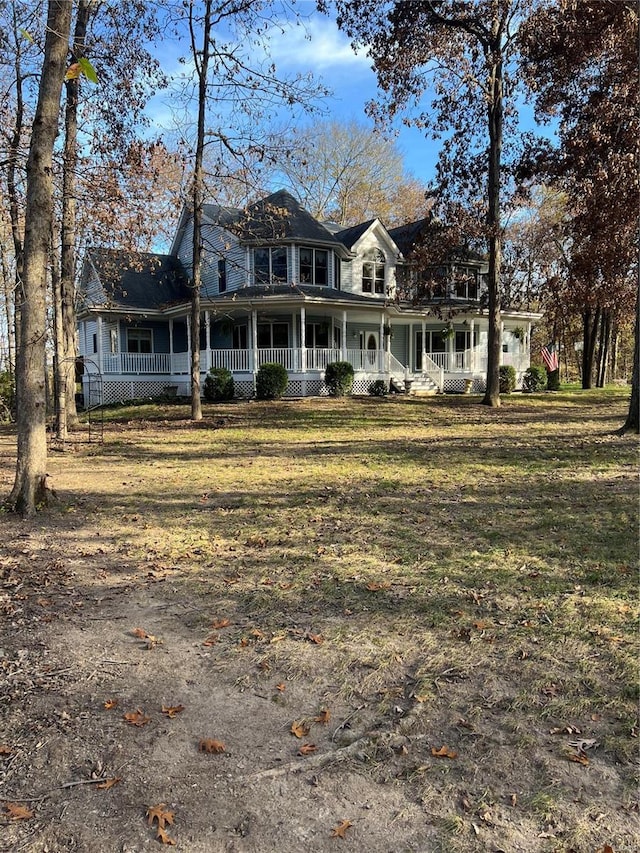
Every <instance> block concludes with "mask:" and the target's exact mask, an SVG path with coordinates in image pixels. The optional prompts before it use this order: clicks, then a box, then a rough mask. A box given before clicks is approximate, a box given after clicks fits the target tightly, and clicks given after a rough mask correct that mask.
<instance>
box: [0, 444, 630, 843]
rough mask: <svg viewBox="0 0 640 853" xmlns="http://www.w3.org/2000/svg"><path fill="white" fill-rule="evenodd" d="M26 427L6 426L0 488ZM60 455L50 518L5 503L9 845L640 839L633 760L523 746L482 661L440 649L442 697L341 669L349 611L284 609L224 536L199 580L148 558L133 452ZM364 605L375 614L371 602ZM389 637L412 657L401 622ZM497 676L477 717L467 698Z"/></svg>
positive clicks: (0, 755)
mask: <svg viewBox="0 0 640 853" xmlns="http://www.w3.org/2000/svg"><path fill="white" fill-rule="evenodd" d="M145 440H147V441H148V440H149V432H148V430H147V432H146V434H145ZM162 440H163V439H162V434H161V432H160V433H158V435H157V441H158V442H161V441H162ZM12 444H13V439H12V438H11V437H10V436H8V435H5V436H3V437H1V438H0V453H1V454H2V457H1V460H0V461H1V464H2V477H1V482H0V489H1V490H2V492H3V493H6V492H7V491H8V488H9V485H10V483H11V479H12V475H13V465H14V462H13V446H12ZM98 456H99V452H98ZM50 464H51V481H52V483H53V485H54V486H55V488H56V489H57V490H58V501H57V503H56V504H55V505H54V508H53V509H52V511H51V512H50V513H49V514H48V515H47V517H46V518H44V517H38V518H36V519H34V520H28V521H21V520H18V519H16V518H15V517H12V516H8V515H3V516H1V517H0V537H1V540H0V543H1V544H0V613H1V618H2V627H1V629H0V678H1V705H0V803H1V804H3V805H4V811H3V814H2V817H1V818H0V850H2V851H16V853H18V851H29V853H36V851H37V853H62V851H86V853H117V852H118V851H120V853H134V851H143V850H152V849H160V847H159V845H162V844H166V845H167V846H169V845H174V844H175V848H176V849H177V850H183V851H189V852H190V853H217V851H237V853H270V852H271V851H278V853H301V851H317V853H324V851H336V850H342V849H345V850H347V849H349V850H358V851H368V853H378V851H379V853H399V852H400V851H427V853H428V851H439V850H478V851H485V850H486V851H494V853H497V851H500V850H503V851H505V853H514V851H524V853H532V851H547V850H549V851H550V850H562V851H567V853H568V851H572V850H575V851H579V853H582V851H585V853H596V850H601V851H603V853H607V851H614V853H623V851H627V852H628V853H630V851H632V850H635V849H637V848H636V843H637V842H638V839H639V838H640V835H639V834H638V833H639V832H640V824H639V822H638V812H637V808H638V806H637V799H636V798H635V796H634V795H633V791H632V789H630V786H629V772H628V767H625V766H624V765H623V764H619V763H617V762H616V761H614V760H612V761H608V760H607V761H605V760H600V761H596V760H593V761H592V762H591V766H590V767H589V768H584V767H582V766H580V764H579V763H577V762H576V763H572V762H569V761H564V762H558V761H553V764H552V767H551V765H550V762H552V752H553V751H555V743H552V740H553V739H552V738H551V737H550V736H548V733H547V734H546V735H545V737H540V738H537V739H534V740H533V741H526V740H522V739H521V745H520V746H518V741H517V740H513V739H512V738H511V739H510V738H509V737H508V736H507V735H505V732H504V728H503V726H502V725H501V721H500V703H499V701H498V700H499V692H500V686H499V684H498V681H497V677H496V673H495V672H494V673H492V674H491V679H492V681H491V683H488V681H487V673H486V672H483V671H482V670H476V671H475V672H470V673H468V674H467V676H466V677H465V679H464V680H463V679H461V678H456V673H455V672H453V671H452V672H451V673H450V674H449V676H448V675H447V670H446V669H444V670H443V673H444V674H443V684H445V686H446V694H445V697H444V698H442V700H441V701H439V700H438V697H436V701H432V702H423V701H422V697H420V696H419V695H416V694H415V692H413V691H412V689H411V684H412V682H411V678H410V673H409V672H408V671H404V670H403V671H402V673H401V675H402V677H399V678H396V680H395V684H396V687H395V693H394V692H393V691H387V699H388V701H387V702H386V704H384V705H383V704H381V703H380V702H379V701H377V702H373V701H371V696H369V695H366V693H365V692H363V691H362V690H360V689H356V688H355V687H354V689H353V690H352V691H351V690H349V689H345V684H347V687H348V683H347V682H345V679H344V677H343V672H344V667H345V664H344V657H345V654H346V655H347V657H348V656H349V650H348V648H345V644H344V643H342V644H341V645H340V648H339V649H337V643H336V644H335V646H336V647H334V644H332V642H331V641H330V638H331V637H332V636H335V637H336V638H338V637H339V636H340V632H341V631H342V630H343V627H342V623H343V622H344V620H345V619H346V620H348V619H349V616H350V615H352V614H349V613H348V612H347V613H345V614H344V615H343V616H341V617H337V616H336V615H335V614H333V613H329V612H328V613H322V612H320V611H318V609H317V608H310V609H309V611H308V612H307V611H305V609H304V606H300V607H298V609H297V611H296V613H295V619H292V618H289V619H288V621H287V624H286V625H285V624H283V625H281V626H280V627H278V626H274V625H269V626H268V627H267V628H266V627H265V626H264V625H263V624H261V623H260V620H259V619H258V618H257V616H256V614H257V613H259V610H258V608H257V606H256V607H254V606H249V604H247V602H248V599H247V598H246V597H244V598H243V597H240V596H237V595H235V594H234V581H235V580H236V579H235V578H234V577H233V576H231V575H229V567H228V565H227V564H226V562H225V560H224V558H223V557H221V558H220V559H219V560H218V562H217V563H215V565H212V567H211V569H210V571H209V572H208V574H207V576H206V577H205V576H198V577H197V578H196V579H194V576H193V572H192V571H191V569H190V567H188V566H186V565H184V563H183V562H181V561H176V562H173V561H171V560H166V559H164V560H163V559H159V558H158V557H157V555H154V554H153V553H151V554H150V555H147V556H146V557H144V558H140V556H139V555H138V552H137V550H136V548H134V547H133V545H132V543H131V542H128V541H127V537H126V535H123V529H124V526H125V522H126V523H128V524H129V528H130V536H131V537H133V536H134V533H133V531H134V530H135V528H136V525H145V524H153V521H152V520H150V519H146V520H145V518H144V516H142V515H141V517H140V518H135V517H134V518H133V522H135V523H133V524H132V522H131V516H127V513H128V512H129V510H128V508H127V509H124V508H123V509H122V512H121V515H120V516H119V515H118V513H117V512H116V513H112V515H111V516H109V515H108V514H107V513H105V512H104V511H103V509H102V508H101V506H100V496H101V495H104V496H108V498H109V501H110V505H111V506H112V507H113V506H114V505H115V506H116V508H117V502H118V497H119V493H120V492H121V493H122V494H123V495H124V494H126V492H127V489H128V486H129V484H130V480H124V481H123V479H122V476H123V475H122V469H121V468H120V467H116V468H114V469H113V470H112V471H110V470H109V469H108V468H104V469H102V468H100V467H99V466H98V468H97V469H96V470H94V471H93V472H92V474H91V477H92V480H91V484H90V487H89V484H88V482H87V476H88V475H87V468H86V466H85V465H83V464H81V459H79V458H78V455H74V454H73V453H70V454H52V456H51V460H50ZM134 476H136V477H137V476H138V475H137V474H136V473H135V471H133V470H132V471H131V478H133V477H134ZM143 485H144V484H143ZM138 486H139V487H140V488H142V486H141V484H140V483H138ZM144 487H146V488H148V489H150V490H152V489H154V488H161V486H159V485H158V483H157V482H156V483H155V484H154V482H152V481H149V482H147V483H146V485H145V486H144ZM71 498H72V499H71ZM125 516H127V517H126V518H125ZM110 517H111V519H112V521H111V522H109V518H110ZM197 547H198V546H197V544H196V545H195V546H194V548H197ZM352 618H353V620H354V621H355V620H359V622H360V623H361V626H362V627H364V626H365V625H366V620H367V614H366V613H365V614H355V615H352ZM351 627H353V625H352V626H351ZM374 646H375V638H373V639H372V650H373V651H372V658H374V659H375V655H374V651H375V649H374V648H373V647H374ZM386 653H387V654H389V655H390V656H391V657H393V655H394V654H396V657H397V661H398V664H400V663H401V662H402V638H401V637H399V638H398V648H397V650H396V651H394V649H389V648H387V649H386ZM353 660H354V662H353V667H354V681H355V678H356V676H355V668H356V667H358V668H359V670H366V661H363V659H362V652H361V650H360V651H359V653H358V656H356V655H355V652H354V657H353ZM348 666H349V664H347V669H348ZM400 669H402V667H400ZM338 670H339V674H338ZM358 679H359V680H358V684H362V683H363V682H362V673H361V672H359V673H358ZM488 693H492V696H493V698H492V700H491V701H489V700H487V701H486V702H485V704H484V711H483V715H482V719H481V721H476V723H475V724H471V723H470V722H468V721H467V720H466V719H465V718H464V709H465V708H466V707H468V702H467V699H466V698H465V697H468V696H469V694H474V695H477V696H480V695H482V696H484V697H485V699H487V694H488ZM125 715H128V719H127V717H125ZM293 729H297V734H298V735H301V736H300V737H298V736H296V734H295V733H294V732H293V731H292V730H293ZM547 732H548V730H547ZM569 734H570V732H569ZM454 750H455V751H457V752H460V753H463V752H464V754H465V756H466V759H465V762H466V763H465V765H464V769H463V770H460V769H458V765H457V763H456V762H455V752H454ZM497 750H502V755H501V757H500V766H501V767H502V768H503V771H502V772H501V776H502V779H498V780H496V777H495V771H494V768H493V767H492V765H491V762H493V761H494V760H495V756H496V751H497ZM438 752H440V754H437V753H438ZM447 753H449V754H447ZM489 755H490V756H492V757H491V759H489V758H488V756H489ZM532 767H533V768H535V767H537V768H540V767H545V768H546V769H547V770H549V772H550V775H551V776H553V779H554V784H555V785H556V786H557V787H558V788H560V789H562V791H563V796H564V799H563V803H564V805H563V811H562V815H563V817H562V819H559V818H558V815H557V812H555V811H554V808H553V804H552V803H551V802H550V803H549V809H548V814H547V815H545V814H544V811H545V801H544V798H542V797H539V799H538V802H537V805H536V807H535V808H531V795H530V792H527V790H526V786H527V784H528V781H529V779H530V777H531V774H532V773H533V770H532V769H531V768H532ZM587 771H588V772H587ZM113 780H116V781H115V782H114V781H113ZM526 797H529V800H528V802H529V808H527V809H524V808H522V807H521V806H522V804H523V801H524V799H525V798H526ZM443 798H447V800H448V804H447V808H446V809H444V810H443ZM550 799H551V798H550ZM534 805H535V804H534ZM155 807H158V808H155ZM572 808H573V809H575V812H574V814H573V817H574V818H575V825H577V824H578V823H586V827H585V829H584V840H583V841H582V842H580V838H579V836H578V835H577V834H576V833H575V832H574V833H573V834H572V833H571V832H569V830H570V829H575V826H574V827H571V826H570V824H571V809H572ZM20 809H23V810H26V812H28V814H27V813H26V812H25V811H22V812H21V811H20ZM154 809H155V810H154ZM443 814H444V815H445V816H444V817H443ZM154 815H155V817H154ZM568 839H570V840H568ZM608 839H611V846H607V845H608V843H609V841H608Z"/></svg>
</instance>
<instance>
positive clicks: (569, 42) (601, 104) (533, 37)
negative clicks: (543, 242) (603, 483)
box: [521, 0, 640, 422]
mask: <svg viewBox="0 0 640 853" xmlns="http://www.w3.org/2000/svg"><path fill="white" fill-rule="evenodd" d="M521 40H522V50H523V53H524V55H525V57H526V60H527V61H526V70H527V72H528V77H529V81H530V85H531V87H532V88H533V90H534V91H535V94H536V108H537V115H538V118H539V119H541V120H544V119H545V118H547V119H548V118H549V117H555V118H558V117H559V118H560V122H559V131H558V144H557V145H556V146H552V147H550V146H546V147H543V148H542V150H539V151H537V152H534V154H533V156H532V155H530V161H531V163H530V164H529V167H530V174H532V175H533V176H534V178H538V179H540V178H542V179H544V180H551V181H553V182H554V183H555V185H556V186H557V187H558V188H559V189H561V190H563V191H564V192H565V194H566V196H567V198H568V199H569V203H568V214H569V215H568V220H567V223H566V229H565V231H566V242H567V245H568V247H569V283H570V291H569V292H568V294H567V295H568V297H569V299H571V301H572V302H573V304H575V305H576V306H577V307H578V310H579V311H580V313H581V315H582V324H583V349H582V384H583V387H584V388H590V387H591V384H592V382H593V374H594V367H595V363H596V359H595V356H596V352H597V349H596V343H597V338H598V336H599V337H600V348H599V350H600V357H599V365H600V370H599V375H598V379H597V381H598V382H602V381H603V380H604V366H605V365H606V359H605V358H604V355H605V352H606V347H607V340H608V338H609V330H610V329H611V328H615V327H616V325H617V321H618V320H619V318H620V314H621V312H626V314H627V316H630V315H632V312H633V305H634V304H635V301H636V299H635V295H636V291H637V267H636V261H637V245H638V242H637V241H638V192H639V188H640V182H639V159H638V139H639V137H640V110H639V107H640V89H639V85H638V56H637V51H638V4H637V2H635V0H581V2H579V3H576V2H568V0H562V2H559V3H550V2H545V3H544V4H542V5H541V7H540V8H539V9H538V10H537V11H536V13H535V14H534V15H532V16H531V18H530V19H529V21H528V22H527V23H526V25H525V26H524V27H523V28H522V32H521ZM636 348H637V342H636ZM636 422H637V412H636Z"/></svg>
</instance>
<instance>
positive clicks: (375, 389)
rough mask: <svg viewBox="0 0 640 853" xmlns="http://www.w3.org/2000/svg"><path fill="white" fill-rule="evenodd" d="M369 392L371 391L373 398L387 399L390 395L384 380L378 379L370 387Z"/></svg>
mask: <svg viewBox="0 0 640 853" xmlns="http://www.w3.org/2000/svg"><path fill="white" fill-rule="evenodd" d="M367 390H368V391H369V394H371V396H372V397H386V396H387V394H388V393H389V389H388V388H387V383H386V382H385V381H384V379H376V380H375V381H374V382H372V383H371V384H370V385H369V388H368V389H367Z"/></svg>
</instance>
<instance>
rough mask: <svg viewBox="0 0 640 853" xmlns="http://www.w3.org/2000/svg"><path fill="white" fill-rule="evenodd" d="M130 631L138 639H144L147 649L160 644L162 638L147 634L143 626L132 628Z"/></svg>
mask: <svg viewBox="0 0 640 853" xmlns="http://www.w3.org/2000/svg"><path fill="white" fill-rule="evenodd" d="M131 633H132V634H133V636H134V637H137V638H138V639H139V640H144V641H145V642H146V644H147V648H148V649H153V648H155V646H161V645H162V640H161V639H160V638H159V637H154V636H153V634H148V633H147V632H146V631H145V630H144V628H134V629H133V631H132V632H131Z"/></svg>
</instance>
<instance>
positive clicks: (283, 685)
mask: <svg viewBox="0 0 640 853" xmlns="http://www.w3.org/2000/svg"><path fill="white" fill-rule="evenodd" d="M286 689H287V685H286V684H285V683H284V681H281V682H280V684H276V690H279V691H280V692H281V693H282V691H283V690H286Z"/></svg>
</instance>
